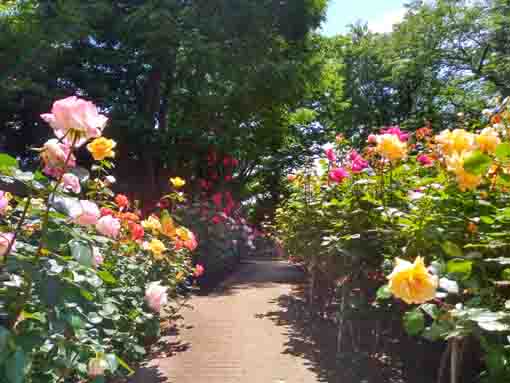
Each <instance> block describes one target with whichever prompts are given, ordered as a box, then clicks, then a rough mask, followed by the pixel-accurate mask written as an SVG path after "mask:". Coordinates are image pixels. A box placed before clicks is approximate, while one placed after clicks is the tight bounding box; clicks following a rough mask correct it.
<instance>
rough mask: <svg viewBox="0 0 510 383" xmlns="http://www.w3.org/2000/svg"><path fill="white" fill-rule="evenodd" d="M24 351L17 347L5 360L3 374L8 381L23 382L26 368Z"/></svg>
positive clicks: (26, 361)
mask: <svg viewBox="0 0 510 383" xmlns="http://www.w3.org/2000/svg"><path fill="white" fill-rule="evenodd" d="M28 364H29V363H28V360H27V356H26V355H25V352H24V351H23V350H22V349H21V348H18V349H17V350H16V351H15V352H14V354H12V355H11V356H10V357H9V358H8V359H7V360H6V362H5V376H6V377H7V380H8V382H9V383H23V382H24V381H25V375H26V373H27V370H28Z"/></svg>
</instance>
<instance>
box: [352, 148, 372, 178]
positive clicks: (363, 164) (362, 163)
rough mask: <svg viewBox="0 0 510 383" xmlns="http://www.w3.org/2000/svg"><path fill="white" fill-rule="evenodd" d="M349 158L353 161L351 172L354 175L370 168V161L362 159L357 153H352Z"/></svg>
mask: <svg viewBox="0 0 510 383" xmlns="http://www.w3.org/2000/svg"><path fill="white" fill-rule="evenodd" d="M349 158H350V159H351V170H352V172H353V173H360V172H361V171H363V170H364V169H366V168H368V161H366V160H365V159H364V158H363V157H361V156H360V155H359V153H358V152H357V151H355V150H353V151H351V153H350V154H349Z"/></svg>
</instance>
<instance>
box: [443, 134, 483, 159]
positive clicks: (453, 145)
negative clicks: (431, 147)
mask: <svg viewBox="0 0 510 383" xmlns="http://www.w3.org/2000/svg"><path fill="white" fill-rule="evenodd" d="M435 141H436V142H437V143H438V144H439V145H440V147H441V150H442V152H443V154H444V155H447V156H448V155H452V154H455V153H457V154H460V153H463V152H465V151H470V150H473V149H474V147H475V135H474V134H473V133H469V132H467V131H466V130H464V129H455V130H454V131H450V130H449V129H446V130H443V131H442V132H441V134H439V135H437V136H436V137H435Z"/></svg>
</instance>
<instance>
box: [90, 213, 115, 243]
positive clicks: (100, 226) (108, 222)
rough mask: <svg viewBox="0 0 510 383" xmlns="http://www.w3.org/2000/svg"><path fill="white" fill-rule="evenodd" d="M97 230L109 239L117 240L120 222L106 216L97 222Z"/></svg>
mask: <svg viewBox="0 0 510 383" xmlns="http://www.w3.org/2000/svg"><path fill="white" fill-rule="evenodd" d="M96 229H97V231H99V232H100V233H101V234H103V235H105V236H107V237H110V238H117V237H118V236H119V231H120V221H119V220H118V219H117V218H114V217H112V216H111V215H105V216H104V217H101V218H100V219H99V221H97V223H96Z"/></svg>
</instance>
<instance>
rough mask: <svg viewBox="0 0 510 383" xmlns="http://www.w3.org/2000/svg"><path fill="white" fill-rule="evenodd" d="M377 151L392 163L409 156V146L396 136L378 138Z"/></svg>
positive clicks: (384, 135)
mask: <svg viewBox="0 0 510 383" xmlns="http://www.w3.org/2000/svg"><path fill="white" fill-rule="evenodd" d="M376 139H377V146H376V148H375V151H376V152H377V153H379V154H380V155H381V156H382V157H384V158H386V159H388V160H390V161H398V160H401V159H402V158H404V157H406V156H407V144H406V143H405V142H402V141H400V138H399V137H398V136H397V135H394V134H381V135H378V136H377V137H376Z"/></svg>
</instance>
